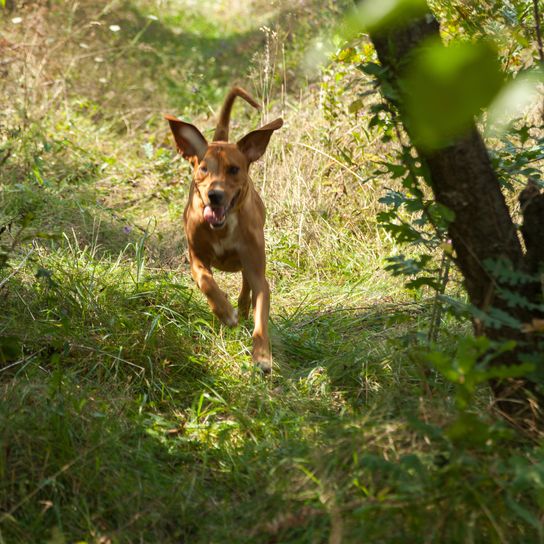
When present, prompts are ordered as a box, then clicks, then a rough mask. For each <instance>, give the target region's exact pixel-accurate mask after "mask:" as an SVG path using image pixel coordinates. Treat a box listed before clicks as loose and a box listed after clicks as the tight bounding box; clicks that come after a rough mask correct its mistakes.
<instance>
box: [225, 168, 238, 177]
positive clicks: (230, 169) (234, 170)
mask: <svg viewBox="0 0 544 544" xmlns="http://www.w3.org/2000/svg"><path fill="white" fill-rule="evenodd" d="M239 171H240V168H238V166H229V168H228V170H227V173H229V174H230V175H231V176H235V175H236V174H237V173H238V172H239Z"/></svg>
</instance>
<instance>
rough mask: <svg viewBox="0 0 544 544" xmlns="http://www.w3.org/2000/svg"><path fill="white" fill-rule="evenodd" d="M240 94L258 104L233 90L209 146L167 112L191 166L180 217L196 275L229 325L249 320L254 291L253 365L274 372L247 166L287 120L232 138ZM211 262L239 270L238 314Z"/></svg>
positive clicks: (260, 237) (257, 218)
mask: <svg viewBox="0 0 544 544" xmlns="http://www.w3.org/2000/svg"><path fill="white" fill-rule="evenodd" d="M237 96H239V97H241V98H243V99H244V100H246V101H247V102H249V103H250V104H251V105H252V106H253V107H255V108H259V105H258V104H257V103H256V102H255V100H253V98H251V96H249V95H248V93H247V92H246V91H244V90H243V89H240V88H239V87H234V88H233V89H232V90H231V91H230V93H229V94H228V96H227V98H226V100H225V103H224V104H223V108H222V109H221V113H220V116H219V122H218V124H217V128H216V130H215V134H214V137H213V141H212V142H210V143H208V142H207V141H206V139H205V138H204V136H202V134H201V133H200V131H199V130H198V129H197V128H196V127H195V126H193V125H190V124H189V123H185V122H183V121H180V120H179V119H176V118H175V117H172V116H170V115H168V116H166V119H167V120H168V122H169V123H170V128H171V130H172V133H173V134H174V139H175V140H176V145H177V148H178V150H179V152H180V153H181V154H182V155H183V157H185V158H186V159H187V160H188V161H190V162H191V163H192V165H193V169H194V172H193V181H192V183H191V188H190V190H189V202H188V203H187V206H186V208H185V213H184V215H183V218H184V223H185V233H186V235H187V242H188V245H189V261H190V263H191V275H192V276H193V279H194V280H195V282H196V284H197V285H198V287H199V289H200V290H201V291H202V292H203V293H204V294H205V295H206V297H207V299H208V302H209V304H210V306H211V309H212V310H213V312H214V313H215V315H216V316H217V317H218V318H219V319H220V320H221V321H222V322H223V323H224V324H225V325H228V326H229V327H234V326H235V325H236V324H237V323H238V316H240V317H241V318H244V319H246V318H247V316H248V313H249V304H250V294H251V301H252V303H253V308H254V319H255V328H254V330H253V362H254V363H256V364H257V365H259V366H260V367H261V368H262V369H263V370H264V371H265V372H269V371H270V370H271V369H272V356H271V353H270V340H269V338H268V312H269V308H270V290H269V287H268V282H267V281H266V278H265V268H266V263H265V250H264V230H263V229H264V220H265V210H264V205H263V202H262V200H261V198H260V197H259V195H258V194H257V191H256V190H255V187H254V186H253V182H252V181H251V179H250V177H249V165H250V164H251V163H252V162H254V161H256V160H257V159H258V158H259V157H261V156H262V155H263V153H264V152H265V150H266V148H267V146H268V142H269V141H270V137H271V136H272V133H273V132H274V131H275V130H277V129H278V128H280V127H281V126H282V125H283V120H282V119H276V120H275V121H272V123H269V124H267V125H265V126H264V127H261V128H259V129H258V130H254V131H253V132H250V133H249V134H247V135H246V136H244V137H243V138H242V139H241V140H239V141H238V142H237V143H236V144H232V143H228V135H229V120H230V112H231V109H232V104H233V102H234V99H235V98H236V97H237ZM212 266H213V267H215V268H218V269H219V270H224V271H226V272H239V271H241V272H242V291H241V292H240V296H239V297H238V314H237V312H236V311H235V310H234V308H233V307H232V305H231V303H230V302H229V300H228V298H227V295H226V294H225V293H224V292H223V291H221V289H219V287H218V285H217V283H216V282H215V280H214V278H213V274H212Z"/></svg>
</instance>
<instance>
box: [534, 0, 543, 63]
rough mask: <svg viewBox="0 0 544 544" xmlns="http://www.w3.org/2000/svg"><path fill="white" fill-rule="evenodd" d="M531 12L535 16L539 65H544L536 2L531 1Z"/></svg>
mask: <svg viewBox="0 0 544 544" xmlns="http://www.w3.org/2000/svg"><path fill="white" fill-rule="evenodd" d="M533 10H534V14H535V31H536V41H537V43H538V55H539V57H540V63H541V64H544V47H543V46H542V33H541V32H540V12H539V9H538V0H533Z"/></svg>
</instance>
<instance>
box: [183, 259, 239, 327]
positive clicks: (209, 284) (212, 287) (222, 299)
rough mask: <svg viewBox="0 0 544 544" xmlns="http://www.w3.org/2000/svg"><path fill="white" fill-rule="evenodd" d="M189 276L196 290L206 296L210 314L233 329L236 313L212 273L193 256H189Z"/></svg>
mask: <svg viewBox="0 0 544 544" xmlns="http://www.w3.org/2000/svg"><path fill="white" fill-rule="evenodd" d="M190 261H191V275H192V276H193V279H194V280H195V283H196V284H197V285H198V288H199V289H200V290H201V291H202V292H203V293H204V295H206V298H207V299H208V303H209V305H210V308H211V309H212V312H213V313H214V314H215V315H216V316H217V317H218V318H219V319H220V320H221V321H222V322H223V323H224V324H225V325H227V326H229V327H235V326H236V325H237V323H238V316H237V314H236V311H235V310H234V308H233V307H232V304H231V303H230V302H229V299H228V298H227V295H226V294H225V293H224V292H223V291H221V289H219V286H218V285H217V283H216V282H215V279H214V277H213V274H212V271H211V269H210V267H209V266H206V265H205V264H204V263H203V262H202V261H201V260H200V259H198V258H197V257H195V255H190Z"/></svg>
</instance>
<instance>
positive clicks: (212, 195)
mask: <svg viewBox="0 0 544 544" xmlns="http://www.w3.org/2000/svg"><path fill="white" fill-rule="evenodd" d="M208 198H209V199H210V204H212V206H221V205H222V204H223V201H224V200H225V193H224V191H218V190H217V189H213V190H212V191H208Z"/></svg>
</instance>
